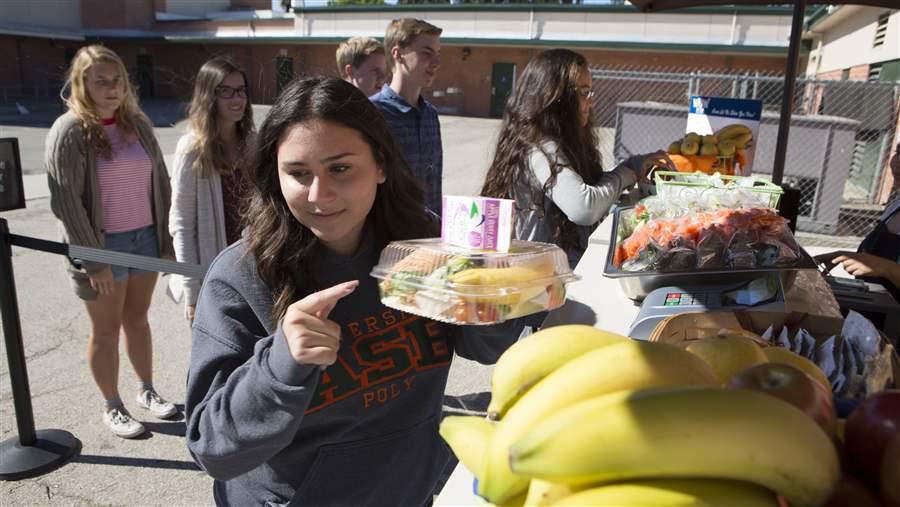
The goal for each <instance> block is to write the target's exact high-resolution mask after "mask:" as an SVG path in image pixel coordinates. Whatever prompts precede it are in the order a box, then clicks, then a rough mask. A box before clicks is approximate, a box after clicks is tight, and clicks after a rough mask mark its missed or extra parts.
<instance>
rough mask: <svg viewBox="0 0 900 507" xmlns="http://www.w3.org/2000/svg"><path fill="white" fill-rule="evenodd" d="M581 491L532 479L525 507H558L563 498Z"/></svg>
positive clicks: (573, 487)
mask: <svg viewBox="0 0 900 507" xmlns="http://www.w3.org/2000/svg"><path fill="white" fill-rule="evenodd" d="M579 489H581V488H579V487H577V486H570V485H568V484H562V483H559V482H548V481H542V480H540V479H531V482H529V483H528V494H527V495H525V505H524V507H545V506H548V505H556V503H557V502H558V501H559V500H560V499H561V498H564V497H567V496H569V495H571V494H573V493H575V492H577V491H578V490H579Z"/></svg>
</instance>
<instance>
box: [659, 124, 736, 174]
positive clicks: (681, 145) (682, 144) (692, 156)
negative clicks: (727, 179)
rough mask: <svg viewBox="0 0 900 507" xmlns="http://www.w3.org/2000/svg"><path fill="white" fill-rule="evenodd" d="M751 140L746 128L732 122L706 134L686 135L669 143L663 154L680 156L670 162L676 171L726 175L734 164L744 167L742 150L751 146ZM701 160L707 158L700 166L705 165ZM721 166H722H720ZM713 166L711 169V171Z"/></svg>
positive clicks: (693, 133)
mask: <svg viewBox="0 0 900 507" xmlns="http://www.w3.org/2000/svg"><path fill="white" fill-rule="evenodd" d="M752 141H753V132H752V131H751V130H750V128H749V127H747V126H746V125H742V124H740V123H733V124H731V125H728V126H726V127H723V128H721V129H719V130H717V131H716V132H715V133H713V134H709V135H700V134H698V133H696V132H690V133H688V134H686V135H685V136H684V137H683V138H681V139H678V140H677V141H674V142H672V144H670V145H669V148H668V150H667V151H668V153H669V155H678V156H680V157H684V158H683V159H681V158H678V159H673V160H672V161H673V164H674V165H675V166H676V167H677V168H678V170H679V171H683V172H693V171H701V172H707V173H708V172H711V171H714V170H718V171H720V172H726V173H727V172H729V171H728V167H727V166H732V167H733V163H734V162H737V163H738V164H739V165H746V162H747V154H746V150H747V148H749V147H750V146H752ZM704 157H710V159H709V160H708V162H709V163H708V164H704V163H702V162H707V161H706V160H703V158H704ZM713 158H715V159H722V161H721V162H720V163H717V161H715V160H713ZM722 165H724V166H726V167H721V166H722ZM713 166H715V167H714V168H713ZM723 169H724V171H723Z"/></svg>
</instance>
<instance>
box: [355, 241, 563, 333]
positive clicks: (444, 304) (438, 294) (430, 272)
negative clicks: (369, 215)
mask: <svg viewBox="0 0 900 507" xmlns="http://www.w3.org/2000/svg"><path fill="white" fill-rule="evenodd" d="M372 276H373V277H375V278H377V279H378V280H379V288H380V292H381V301H382V303H384V304H385V305H386V306H389V307H391V308H395V309H397V310H401V311H404V312H407V313H412V314H415V315H420V316H423V317H428V318H430V319H434V320H439V321H442V322H449V323H451V324H467V325H483V324H495V323H498V322H503V321H505V320H509V319H514V318H517V317H523V316H525V315H531V314H533V313H538V312H541V311H544V310H552V309H554V308H558V307H559V306H561V305H562V304H563V302H564V301H565V299H566V286H565V284H566V283H568V282H570V281H572V280H573V279H574V278H575V275H574V273H572V270H571V269H569V263H568V261H567V260H566V255H565V253H564V252H563V251H562V250H561V249H560V248H559V247H557V246H556V245H550V244H547V243H537V242H531V241H519V240H513V241H512V243H511V244H510V248H509V252H503V253H501V252H483V251H475V250H469V249H466V248H461V247H458V246H453V245H450V244H447V243H443V242H441V240H440V238H429V239H419V240H411V241H395V242H393V243H391V244H389V245H388V246H387V247H386V248H385V249H384V250H383V251H382V252H381V258H380V260H379V262H378V265H377V266H375V268H374V269H373V270H372Z"/></svg>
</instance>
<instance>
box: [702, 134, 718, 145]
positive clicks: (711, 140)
mask: <svg viewBox="0 0 900 507" xmlns="http://www.w3.org/2000/svg"><path fill="white" fill-rule="evenodd" d="M700 142H701V143H702V144H716V143H718V142H719V138H718V137H716V136H715V135H713V134H710V135H705V136H702V137H700Z"/></svg>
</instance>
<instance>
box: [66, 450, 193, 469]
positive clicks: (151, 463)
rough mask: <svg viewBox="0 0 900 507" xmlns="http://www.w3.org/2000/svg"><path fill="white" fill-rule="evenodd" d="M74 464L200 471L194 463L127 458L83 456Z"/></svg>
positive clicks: (74, 460) (78, 457)
mask: <svg viewBox="0 0 900 507" xmlns="http://www.w3.org/2000/svg"><path fill="white" fill-rule="evenodd" d="M72 462H73V463H86V464H89V465H112V466H120V467H140V468H164V469H169V470H200V467H198V466H197V465H196V464H194V462H193V461H176V460H172V459H153V458H128V457H125V456H95V455H91V454H81V455H79V456H77V457H75V458H73V459H72Z"/></svg>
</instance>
